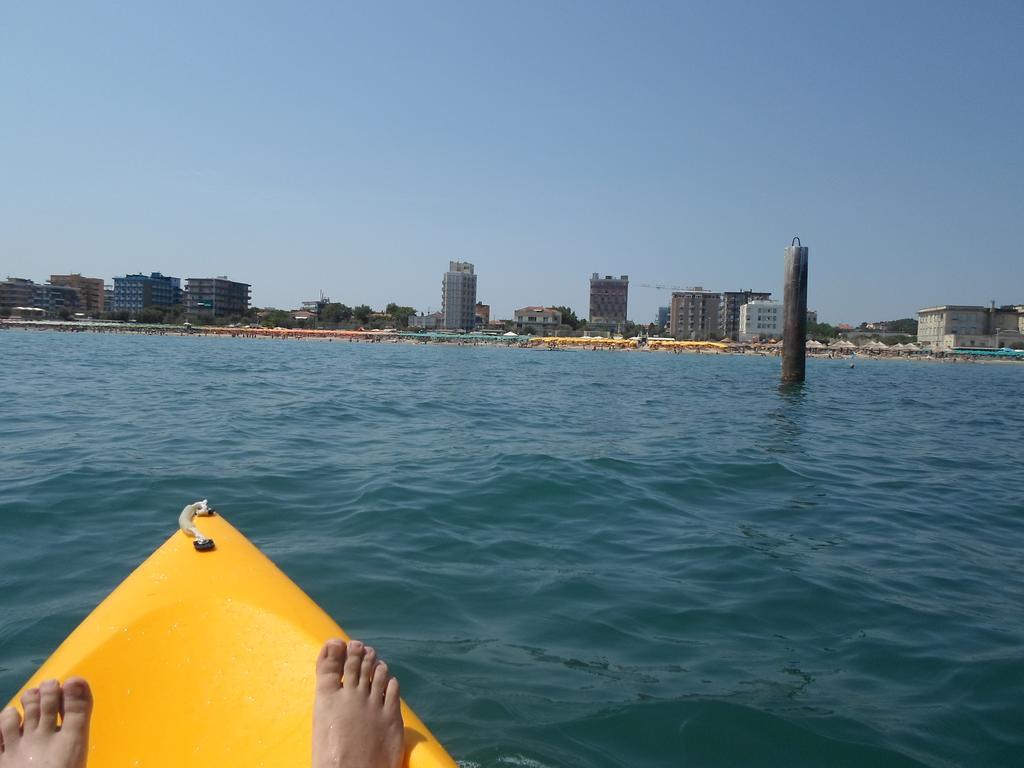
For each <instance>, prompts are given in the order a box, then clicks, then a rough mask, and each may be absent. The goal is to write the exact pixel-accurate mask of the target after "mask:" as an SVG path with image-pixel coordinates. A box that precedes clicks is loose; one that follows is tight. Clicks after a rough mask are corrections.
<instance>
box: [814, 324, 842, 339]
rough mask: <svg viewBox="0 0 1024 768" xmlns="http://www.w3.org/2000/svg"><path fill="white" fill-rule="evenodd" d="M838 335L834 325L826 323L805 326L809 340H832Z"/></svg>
mask: <svg viewBox="0 0 1024 768" xmlns="http://www.w3.org/2000/svg"><path fill="white" fill-rule="evenodd" d="M838 335H839V331H838V330H837V329H836V327H835V326H834V325H829V324H828V323H808V324H807V338H809V339H818V340H819V341H821V340H822V339H834V338H836V337H837V336H838Z"/></svg>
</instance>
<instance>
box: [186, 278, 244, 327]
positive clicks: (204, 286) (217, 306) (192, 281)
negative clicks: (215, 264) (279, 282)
mask: <svg viewBox="0 0 1024 768" xmlns="http://www.w3.org/2000/svg"><path fill="white" fill-rule="evenodd" d="M251 291H252V289H251V286H250V285H249V283H237V282H235V281H234V280H228V279H227V277H225V276H223V275H221V276H220V277H190V278H188V279H187V280H186V281H185V311H186V312H187V313H188V314H189V315H190V316H194V315H212V316H213V317H233V316H237V317H240V316H242V315H244V314H245V313H246V312H248V311H249V297H250V295H251Z"/></svg>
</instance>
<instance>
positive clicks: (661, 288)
mask: <svg viewBox="0 0 1024 768" xmlns="http://www.w3.org/2000/svg"><path fill="white" fill-rule="evenodd" d="M630 285H631V286H633V287H635V288H657V289H658V290H659V291H688V290H690V288H689V286H686V287H684V286H682V285H668V284H665V283H656V284H652V283H630Z"/></svg>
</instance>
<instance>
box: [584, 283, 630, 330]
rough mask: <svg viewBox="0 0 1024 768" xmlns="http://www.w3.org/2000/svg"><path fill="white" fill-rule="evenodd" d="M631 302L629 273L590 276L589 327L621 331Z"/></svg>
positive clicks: (590, 328) (589, 328) (591, 328)
mask: <svg viewBox="0 0 1024 768" xmlns="http://www.w3.org/2000/svg"><path fill="white" fill-rule="evenodd" d="M628 303H629V275H620V276H619V277H612V276H611V275H605V276H604V277H601V275H599V274H598V273H597V272H594V273H593V274H591V276H590V316H589V317H588V318H587V329H588V330H592V331H613V332H621V331H622V330H623V329H624V327H625V325H626V308H627V305H628Z"/></svg>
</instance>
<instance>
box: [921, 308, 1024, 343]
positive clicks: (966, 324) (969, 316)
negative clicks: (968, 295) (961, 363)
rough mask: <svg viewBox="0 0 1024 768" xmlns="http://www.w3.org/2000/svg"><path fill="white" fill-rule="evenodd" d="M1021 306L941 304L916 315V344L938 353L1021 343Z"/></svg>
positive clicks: (1023, 340)
mask: <svg viewBox="0 0 1024 768" xmlns="http://www.w3.org/2000/svg"><path fill="white" fill-rule="evenodd" d="M1022 334H1024V305H1020V304H1017V305H1004V306H1001V307H996V306H995V303H993V304H992V305H991V306H990V307H981V306H971V305H963V304H944V305H942V306H939V307H927V308H926V309H919V310H918V311H917V340H918V342H919V343H921V344H931V345H932V347H934V348H935V349H939V350H945V349H954V348H974V349H998V348H999V347H1007V346H1010V345H1011V344H1016V343H1024V335H1022Z"/></svg>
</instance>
